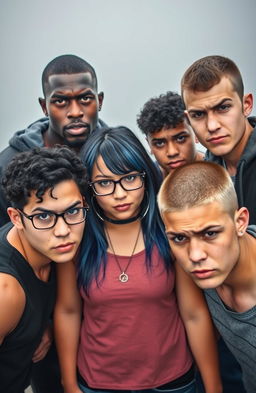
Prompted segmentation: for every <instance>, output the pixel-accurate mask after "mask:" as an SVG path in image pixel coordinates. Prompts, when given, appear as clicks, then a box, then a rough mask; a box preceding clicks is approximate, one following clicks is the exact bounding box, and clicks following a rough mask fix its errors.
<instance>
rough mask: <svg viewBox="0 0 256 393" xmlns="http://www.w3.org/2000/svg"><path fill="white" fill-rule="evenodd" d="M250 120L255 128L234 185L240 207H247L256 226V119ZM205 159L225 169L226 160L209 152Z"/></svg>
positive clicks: (239, 164)
mask: <svg viewBox="0 0 256 393" xmlns="http://www.w3.org/2000/svg"><path fill="white" fill-rule="evenodd" d="M248 120H249V123H250V124H251V125H252V126H253V127H254V128H253V130H252V132H251V135H250V137H249V139H248V142H247V144H246V146H245V149H244V151H243V154H242V156H241V158H240V160H239V162H238V165H237V172H236V176H235V181H234V185H235V189H236V193H237V197H238V204H239V207H243V206H244V207H247V209H248V210H249V212H250V224H256V117H250V118H248ZM205 159H206V160H207V161H213V162H216V163H217V164H220V165H222V166H224V167H225V161H224V159H223V158H222V157H219V156H215V155H214V154H212V153H211V152H209V150H207V152H206V156H205Z"/></svg>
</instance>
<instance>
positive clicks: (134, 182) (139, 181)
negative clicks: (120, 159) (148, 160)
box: [89, 172, 146, 196]
mask: <svg viewBox="0 0 256 393" xmlns="http://www.w3.org/2000/svg"><path fill="white" fill-rule="evenodd" d="M145 176H146V173H145V172H141V173H132V174H131V175H125V176H122V177H120V179H119V180H112V179H102V180H96V181H92V182H89V185H90V186H91V187H92V189H93V191H94V193H95V194H96V195H99V196H105V195H110V194H113V193H114V192H115V189H116V185H117V184H120V186H121V187H122V188H123V189H124V190H125V191H133V190H138V189H139V188H141V187H142V186H143V184H144V180H145Z"/></svg>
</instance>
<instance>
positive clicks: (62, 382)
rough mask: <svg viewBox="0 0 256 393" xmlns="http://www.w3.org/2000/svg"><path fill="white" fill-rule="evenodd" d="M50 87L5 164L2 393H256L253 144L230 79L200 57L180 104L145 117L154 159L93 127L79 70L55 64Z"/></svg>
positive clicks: (160, 101)
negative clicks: (227, 372)
mask: <svg viewBox="0 0 256 393" xmlns="http://www.w3.org/2000/svg"><path fill="white" fill-rule="evenodd" d="M42 86H43V92H44V98H41V99H40V100H39V101H40V104H41V106H42V109H43V111H44V114H45V115H46V118H43V119H40V120H39V121H37V122H35V123H33V124H32V125H31V126H29V127H28V128H27V129H26V130H23V131H19V132H18V133H16V134H15V135H14V137H13V138H12V139H11V141H10V146H9V147H8V148H6V149H5V150H4V151H3V152H2V153H1V154H0V165H1V177H2V185H3V191H4V192H5V196H4V194H3V193H2V192H1V195H0V222H1V225H4V224H5V225H4V226H3V228H1V230H0V236H1V238H0V242H1V255H2V257H1V260H0V309H1V310H3V311H1V314H2V316H1V319H0V375H1V378H0V379H1V389H3V392H5V393H20V392H23V391H24V389H25V388H26V387H27V386H28V385H29V384H31V386H32V388H33V392H35V393H46V392H47V393H50V392H55V393H56V392H62V391H64V392H66V393H71V392H72V393H81V392H85V393H93V392H102V393H107V392H118V391H120V392H122V391H127V392H146V393H147V392H148V393H151V392H152V393H153V392H161V391H162V392H173V393H178V392H179V393H196V392H198V391H199V389H202V388H201V387H199V381H198V379H197V378H196V377H195V375H196V370H198V371H199V373H200V375H201V378H202V381H203V385H204V389H205V392H206V393H221V392H226V393H228V392H235V391H239V392H240V393H241V392H242V391H246V392H249V393H252V392H255V388H256V379H255V375H254V372H253V370H255V362H256V356H255V337H254V335H253V333H254V329H255V305H256V299H255V296H254V293H255V290H254V288H255V285H256V275H255V269H256V268H255V267H254V266H255V263H254V252H256V243H255V233H256V232H255V231H254V228H253V227H251V226H250V227H249V229H248V230H247V225H248V223H249V221H250V224H253V223H254V214H255V212H254V206H253V201H254V183H253V176H255V174H254V173H255V172H254V171H253V164H254V156H255V155H254V152H253V150H254V143H253V139H254V138H255V136H254V134H255V132H256V131H254V129H253V126H254V119H248V116H249V114H250V112H251V110H252V96H251V94H248V95H244V92H243V83H242V78H241V75H240V72H239V70H238V69H237V67H236V65H235V64H234V63H233V62H232V61H231V60H229V59H227V58H224V57H221V56H208V57H206V58H203V59H200V60H198V61H197V62H195V63H194V64H193V65H192V66H191V67H190V68H189V69H188V70H187V71H186V73H185V74H184V76H183V79H182V86H181V87H182V89H181V91H182V98H181V96H179V95H178V94H176V93H173V92H167V93H166V94H163V95H161V96H160V97H156V98H152V99H150V100H149V101H148V102H147V103H146V104H145V105H144V107H143V108H142V110H141V112H140V114H139V115H138V119H137V121H138V126H139V128H140V129H141V130H142V131H143V132H144V133H145V134H146V139H147V141H148V143H149V146H150V150H151V152H152V153H153V155H154V157H155V161H153V160H152V158H151V157H150V156H149V154H148V153H147V151H146V149H145V147H144V146H143V145H142V143H141V142H140V141H139V139H138V138H137V137H136V136H135V134H134V133H133V132H132V131H130V130H129V129H127V128H126V127H123V126H119V127H107V126H106V125H105V124H104V122H103V121H102V120H100V119H99V118H98V112H99V111H100V109H101V106H102V103H103V93H98V90H97V78H96V74H95V71H94V69H93V68H92V67H91V66H90V65H89V64H88V63H87V62H85V61H84V60H82V59H80V58H78V57H77V56H73V55H65V56H59V57H58V58H56V59H54V60H53V61H52V62H50V63H49V64H48V65H47V66H46V68H45V70H44V72H43V76H42ZM192 127H193V128H192ZM194 133H195V134H194ZM196 138H197V139H198V140H199V141H200V142H201V144H202V145H204V146H205V147H206V148H207V149H208V150H207V153H206V159H207V160H208V161H209V160H210V161H218V164H216V163H209V162H203V159H204V156H203V153H201V152H199V151H197V150H196V144H195V143H196ZM56 144H58V145H66V146H67V147H65V146H63V147H61V146H58V147H55V145H56ZM21 152H22V153H21ZM219 164H221V165H222V166H223V167H224V168H222V167H221V166H220V165H219ZM251 177H252V179H251ZM232 180H233V182H234V184H235V188H234V185H233V183H232ZM161 183H162V185H161ZM248 183H249V184H248ZM159 189H160V192H159ZM235 190H236V191H237V194H238V201H237V196H236V192H235ZM158 193H159V194H158ZM248 194H250V195H248ZM157 195H158V204H157ZM158 205H159V206H158ZM248 211H249V212H250V218H249V212H248ZM7 221H11V222H10V223H7ZM6 223H7V224H6ZM53 262H55V264H54V263H53ZM55 280H56V283H55ZM201 289H203V291H202V290H201ZM55 292H56V293H55ZM55 297H56V300H55ZM54 304H55V305H54ZM209 310H210V311H209ZM53 312H54V314H53ZM210 314H211V315H210ZM212 319H213V321H214V324H215V326H216V327H217V330H218V332H219V334H220V335H221V336H222V338H223V339H224V340H225V342H226V344H227V346H228V347H229V349H230V350H231V352H232V353H233V354H234V356H235V358H236V359H237V361H238V363H239V364H240V367H241V368H242V378H243V383H244V386H245V387H243V386H242V381H241V375H240V369H238V371H236V372H235V374H234V373H233V374H234V375H232V378H233V379H232V381H233V382H232V381H231V385H230V387H228V384H226V385H225V383H223V387H222V378H221V376H220V368H223V367H224V368H228V367H230V366H229V365H227V364H224V365H223V364H222V363H221V367H219V361H218V350H217V345H216V331H215V328H214V326H213V323H212ZM52 325H54V340H55V344H56V347H57V352H58V359H59V365H60V370H59V368H58V362H57V357H56V354H55V350H54V346H53V345H52V335H53V333H52ZM49 347H50V350H49ZM223 382H224V381H223ZM236 389H240V390H236ZM242 389H245V390H242ZM200 391H201V390H200Z"/></svg>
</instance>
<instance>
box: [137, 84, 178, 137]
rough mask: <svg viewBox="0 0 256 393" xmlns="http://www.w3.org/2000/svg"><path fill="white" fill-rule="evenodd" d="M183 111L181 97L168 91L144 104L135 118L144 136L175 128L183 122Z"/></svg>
mask: <svg viewBox="0 0 256 393" xmlns="http://www.w3.org/2000/svg"><path fill="white" fill-rule="evenodd" d="M184 110H185V107H184V104H183V101H182V98H181V96H180V95H179V94H178V93H174V92H172V91H168V92H167V93H166V94H161V95H160V96H159V97H154V98H151V99H150V100H149V101H147V102H146V103H145V105H144V106H143V108H142V110H141V112H140V114H139V115H138V116H137V124H138V126H139V128H140V129H141V131H142V132H143V133H144V134H146V135H148V134H151V133H152V132H156V131H160V130H161V129H162V128H175V127H176V126H177V125H178V124H180V123H182V122H183V121H184Z"/></svg>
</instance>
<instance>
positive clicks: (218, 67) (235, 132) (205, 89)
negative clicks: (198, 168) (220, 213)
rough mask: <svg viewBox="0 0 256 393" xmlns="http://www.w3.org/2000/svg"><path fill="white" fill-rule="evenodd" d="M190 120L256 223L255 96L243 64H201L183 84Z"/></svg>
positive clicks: (222, 60) (212, 60) (216, 59)
mask: <svg viewBox="0 0 256 393" xmlns="http://www.w3.org/2000/svg"><path fill="white" fill-rule="evenodd" d="M181 92H182V97H183V100H184V103H185V106H186V114H187V117H188V120H189V122H190V124H191V126H192V127H193V129H194V131H195V134H196V136H197V138H198V140H199V142H200V143H201V144H202V145H203V146H205V147H206V149H207V153H206V160H209V161H213V162H216V163H218V164H220V165H222V166H223V167H224V168H226V169H227V170H228V173H229V174H230V176H231V177H232V179H233V182H234V185H235V189H236V193H237V197H238V203H239V206H246V207H247V208H248V210H249V212H250V224H256V127H255V126H256V118H255V117H248V116H249V115H250V114H251V111H252V106H253V97H252V94H244V85H243V80H242V76H241V73H240V71H239V69H238V67H237V65H236V64H235V63H234V62H233V61H232V60H230V59H228V58H227V57H223V56H207V57H203V58H201V59H199V60H197V61H195V62H194V63H193V64H192V65H191V66H190V67H189V68H188V69H187V70H186V72H185V73H184V75H183V78H182V81H181Z"/></svg>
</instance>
